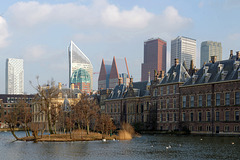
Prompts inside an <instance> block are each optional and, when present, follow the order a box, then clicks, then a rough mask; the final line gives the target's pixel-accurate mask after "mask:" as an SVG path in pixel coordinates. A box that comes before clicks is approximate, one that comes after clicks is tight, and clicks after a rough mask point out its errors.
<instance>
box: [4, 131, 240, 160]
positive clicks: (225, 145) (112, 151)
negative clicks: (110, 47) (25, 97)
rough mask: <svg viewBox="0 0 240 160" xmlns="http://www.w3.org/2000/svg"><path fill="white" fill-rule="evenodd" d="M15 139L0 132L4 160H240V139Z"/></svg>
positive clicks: (156, 137)
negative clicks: (52, 140)
mask: <svg viewBox="0 0 240 160" xmlns="http://www.w3.org/2000/svg"><path fill="white" fill-rule="evenodd" d="M24 134H25V133H24V132H17V135H19V136H24ZM13 140H14V138H13V136H12V135H11V133H10V132H0V159H1V160H5V159H6V160H11V159H13V160H28V159H29V160H32V159H34V160H45V159H49V160H50V159H51V160H59V159H60V160H61V159H64V160H66V159H99V160H101V159H102V160H107V159H110V160H114V159H116V160H120V159H124V160H125V159H132V160H135V159H136V160H142V159H163V160H170V159H171V160H172V159H184V160H185V159H189V160H195V159H202V160H206V159H207V160H212V159H233V160H237V159H240V138H239V137H201V136H173V135H142V137H140V138H134V139H133V140H130V141H107V142H102V141H92V142H39V143H33V142H19V141H13ZM232 142H234V144H232ZM170 146H171V147H170ZM166 147H168V149H167V148H166Z"/></svg>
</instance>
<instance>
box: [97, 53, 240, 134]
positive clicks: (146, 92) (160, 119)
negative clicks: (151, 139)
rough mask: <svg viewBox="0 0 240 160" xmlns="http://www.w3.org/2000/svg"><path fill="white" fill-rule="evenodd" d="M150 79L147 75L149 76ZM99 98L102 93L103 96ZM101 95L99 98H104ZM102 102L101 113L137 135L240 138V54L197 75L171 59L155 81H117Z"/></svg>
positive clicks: (196, 71)
mask: <svg viewBox="0 0 240 160" xmlns="http://www.w3.org/2000/svg"><path fill="white" fill-rule="evenodd" d="M149 77H150V76H149ZM103 95H104V94H103ZM103 95H101V97H102V96H103ZM105 98H106V99H102V106H101V108H102V109H103V111H104V112H106V113H108V114H110V115H111V116H112V117H113V120H114V121H115V122H117V124H120V123H121V122H128V123H130V124H136V123H139V124H140V126H141V127H142V128H141V129H142V130H157V131H168V132H169V131H173V130H180V131H181V130H190V131H191V133H196V134H228V135H229V134H232V135H233V134H237V135H238V134H240V116H239V114H240V52H237V53H236V55H233V53H232V51H231V54H230V58H229V59H228V60H223V61H216V57H214V56H213V57H212V59H211V61H210V63H207V64H204V66H203V67H202V68H201V69H199V70H197V69H196V68H194V67H193V63H191V64H190V69H187V68H186V64H185V63H184V62H183V63H182V64H179V63H178V60H177V59H176V60H175V65H173V66H172V67H171V68H170V70H169V71H168V72H167V73H165V74H164V71H160V72H157V71H155V74H154V80H152V81H150V78H149V80H148V82H132V79H131V80H130V85H129V87H127V86H124V85H123V84H122V83H121V81H119V85H117V86H116V87H115V88H114V89H113V90H111V91H108V92H107V96H106V94H105Z"/></svg>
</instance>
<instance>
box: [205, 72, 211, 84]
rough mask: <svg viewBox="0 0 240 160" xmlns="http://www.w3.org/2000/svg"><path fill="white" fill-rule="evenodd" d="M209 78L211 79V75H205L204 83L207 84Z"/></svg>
mask: <svg viewBox="0 0 240 160" xmlns="http://www.w3.org/2000/svg"><path fill="white" fill-rule="evenodd" d="M210 77H211V73H207V74H205V77H204V79H205V83H207V82H208V81H209V79H210Z"/></svg>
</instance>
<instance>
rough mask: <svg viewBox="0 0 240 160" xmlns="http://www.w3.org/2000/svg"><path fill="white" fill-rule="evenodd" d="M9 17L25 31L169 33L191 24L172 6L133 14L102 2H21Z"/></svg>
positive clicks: (142, 10) (11, 8)
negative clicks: (39, 28)
mask: <svg viewBox="0 0 240 160" xmlns="http://www.w3.org/2000/svg"><path fill="white" fill-rule="evenodd" d="M7 15H8V16H9V19H10V22H11V24H13V26H17V27H22V28H23V29H25V28H32V27H35V26H38V25H45V26H48V25H51V24H59V23H60V24H63V25H68V26H71V27H77V28H83V27H87V28H88V27H95V28H96V26H98V27H99V28H106V27H107V28H109V27H110V28H117V29H136V30H141V29H147V28H151V29H152V28H154V29H158V30H161V29H164V30H166V32H168V31H174V30H178V29H181V28H182V27H185V26H188V25H189V24H190V23H191V22H192V21H191V19H190V18H185V17H182V16H180V15H179V13H178V11H177V9H175V8H174V7H172V6H170V7H167V8H166V9H165V11H164V12H163V13H162V14H160V15H154V14H153V13H151V12H148V11H147V10H146V9H145V8H140V7H138V6H134V7H133V8H132V9H130V10H120V9H119V7H117V6H116V5H113V4H109V3H108V2H107V1H106V0H102V1H101V3H100V2H98V1H97V0H95V1H93V3H92V4H91V5H88V6H87V5H79V4H77V3H65V4H41V3H39V2H36V1H30V2H18V3H16V4H14V5H12V6H11V7H10V8H9V9H8V12H7ZM156 24H157V26H156ZM159 27H160V28H159Z"/></svg>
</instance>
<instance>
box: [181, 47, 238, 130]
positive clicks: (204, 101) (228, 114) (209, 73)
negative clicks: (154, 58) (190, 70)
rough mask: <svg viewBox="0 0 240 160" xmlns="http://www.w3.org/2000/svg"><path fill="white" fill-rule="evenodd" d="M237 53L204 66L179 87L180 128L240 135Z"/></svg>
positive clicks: (212, 59)
mask: <svg viewBox="0 0 240 160" xmlns="http://www.w3.org/2000/svg"><path fill="white" fill-rule="evenodd" d="M239 64H240V52H237V54H236V56H230V58H229V60H224V61H218V62H216V57H215V56H213V57H212V58H211V63H208V64H205V65H204V66H203V67H202V68H201V69H200V70H199V71H198V72H197V73H196V74H194V75H193V76H192V77H191V78H190V79H189V80H188V81H187V82H186V83H184V84H183V86H181V87H180V94H181V98H180V103H181V105H180V112H181V114H180V115H181V118H180V124H181V127H185V128H188V129H189V130H190V131H191V132H192V133H207V134H216V133H223V134H239V131H240V130H239V127H240V121H239V112H240V102H239V94H240V68H239Z"/></svg>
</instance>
